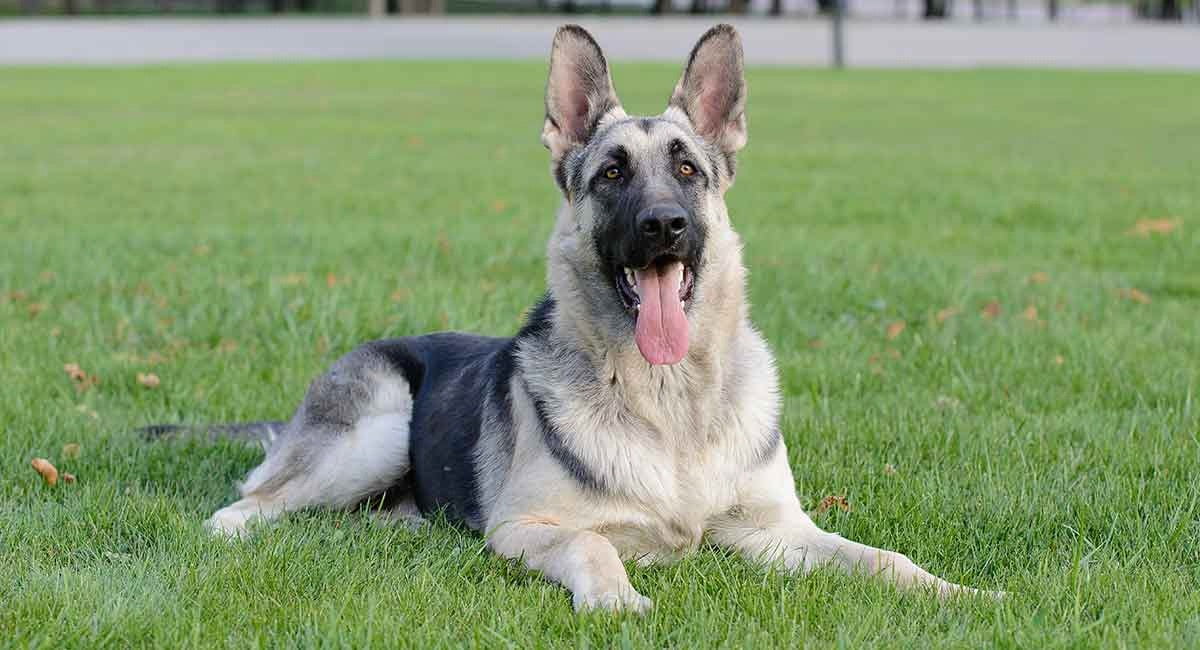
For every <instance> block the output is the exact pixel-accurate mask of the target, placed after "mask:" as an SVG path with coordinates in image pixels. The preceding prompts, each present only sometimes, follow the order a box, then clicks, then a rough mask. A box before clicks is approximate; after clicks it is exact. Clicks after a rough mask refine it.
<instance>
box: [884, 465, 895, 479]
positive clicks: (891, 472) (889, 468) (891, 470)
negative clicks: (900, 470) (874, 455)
mask: <svg viewBox="0 0 1200 650" xmlns="http://www.w3.org/2000/svg"><path fill="white" fill-rule="evenodd" d="M883 473H884V474H887V475H888V476H895V475H896V466H895V465H893V464H891V463H886V464H885V465H884V466H883Z"/></svg>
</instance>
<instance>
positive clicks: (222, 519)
mask: <svg viewBox="0 0 1200 650" xmlns="http://www.w3.org/2000/svg"><path fill="white" fill-rule="evenodd" d="M248 521H249V520H248V518H247V517H246V514H245V513H244V512H241V511H239V510H234V509H233V508H221V509H220V510H218V511H216V512H215V513H213V516H211V517H209V518H208V521H206V522H204V529H205V530H207V531H208V533H209V534H210V535H212V536H213V537H219V538H223V539H230V540H234V539H245V538H246V537H249V536H250V530H249V529H248V528H247V527H246V525H247V523H248Z"/></svg>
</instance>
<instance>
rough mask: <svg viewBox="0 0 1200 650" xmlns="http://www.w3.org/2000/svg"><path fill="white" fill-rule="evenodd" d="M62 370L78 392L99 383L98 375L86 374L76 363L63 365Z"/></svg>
mask: <svg viewBox="0 0 1200 650" xmlns="http://www.w3.org/2000/svg"><path fill="white" fill-rule="evenodd" d="M63 372H66V373H67V376H68V377H70V378H71V381H72V382H73V383H74V384H75V390H76V391H77V392H80V393H83V392H86V391H87V390H88V389H89V388H91V387H92V386H95V385H96V384H99V383H100V378H99V377H97V376H95V375H89V374H87V373H86V372H84V370H83V368H80V367H79V364H77V363H68V364H65V365H63Z"/></svg>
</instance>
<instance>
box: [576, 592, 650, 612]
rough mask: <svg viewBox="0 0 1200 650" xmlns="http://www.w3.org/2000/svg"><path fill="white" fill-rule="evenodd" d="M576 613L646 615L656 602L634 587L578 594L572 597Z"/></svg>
mask: <svg viewBox="0 0 1200 650" xmlns="http://www.w3.org/2000/svg"><path fill="white" fill-rule="evenodd" d="M572 602H573V603H574V605H575V611H576V612H597V611H598V612H631V613H634V614H645V613H646V612H648V611H650V608H651V607H654V601H652V600H650V599H649V598H646V597H645V596H643V595H641V594H639V593H638V592H637V591H636V590H634V588H633V587H624V588H622V589H616V590H611V591H599V590H597V591H590V592H582V593H577V594H575V595H574V596H573V597H572Z"/></svg>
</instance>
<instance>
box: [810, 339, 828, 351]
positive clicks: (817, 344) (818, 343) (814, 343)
mask: <svg viewBox="0 0 1200 650" xmlns="http://www.w3.org/2000/svg"><path fill="white" fill-rule="evenodd" d="M823 347H825V341H822V340H821V339H809V341H808V349H809V350H820V349H821V348H823Z"/></svg>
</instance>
